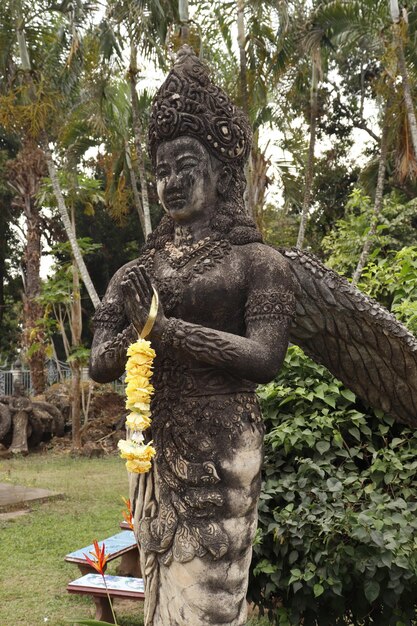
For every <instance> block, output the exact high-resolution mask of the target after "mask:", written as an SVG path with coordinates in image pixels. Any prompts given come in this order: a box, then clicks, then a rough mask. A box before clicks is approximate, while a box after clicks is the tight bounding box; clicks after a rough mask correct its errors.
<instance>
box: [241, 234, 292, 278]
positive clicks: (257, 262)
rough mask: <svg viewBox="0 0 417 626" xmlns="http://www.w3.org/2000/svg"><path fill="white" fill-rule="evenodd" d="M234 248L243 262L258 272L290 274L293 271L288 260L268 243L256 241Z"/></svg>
mask: <svg viewBox="0 0 417 626" xmlns="http://www.w3.org/2000/svg"><path fill="white" fill-rule="evenodd" d="M234 248H237V254H240V255H241V257H242V259H243V262H244V263H245V264H246V265H247V266H248V267H251V268H252V269H253V270H254V271H256V272H265V271H266V272H268V273H274V274H276V273H280V274H282V273H284V274H286V273H287V274H290V271H291V270H290V268H289V263H288V261H287V259H286V258H285V257H284V256H283V255H282V254H281V253H280V252H279V251H278V250H276V249H275V248H272V247H271V246H269V245H268V244H266V243H262V242H260V241H256V242H253V243H247V244H245V245H242V246H234ZM239 249H240V250H239Z"/></svg>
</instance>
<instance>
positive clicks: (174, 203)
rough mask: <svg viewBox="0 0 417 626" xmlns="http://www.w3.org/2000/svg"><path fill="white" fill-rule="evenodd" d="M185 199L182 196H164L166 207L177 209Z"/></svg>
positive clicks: (182, 204) (180, 207)
mask: <svg viewBox="0 0 417 626" xmlns="http://www.w3.org/2000/svg"><path fill="white" fill-rule="evenodd" d="M186 201H187V199H186V198H185V197H184V196H170V197H168V198H166V205H167V207H168V209H173V210H174V211H175V210H178V209H182V207H183V206H184V204H185V203H186Z"/></svg>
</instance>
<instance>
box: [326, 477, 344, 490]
mask: <svg viewBox="0 0 417 626" xmlns="http://www.w3.org/2000/svg"><path fill="white" fill-rule="evenodd" d="M326 485H327V489H328V490H329V491H331V492H336V491H342V490H343V485H342V483H341V482H340V480H337V478H333V477H332V478H328V479H327V480H326Z"/></svg>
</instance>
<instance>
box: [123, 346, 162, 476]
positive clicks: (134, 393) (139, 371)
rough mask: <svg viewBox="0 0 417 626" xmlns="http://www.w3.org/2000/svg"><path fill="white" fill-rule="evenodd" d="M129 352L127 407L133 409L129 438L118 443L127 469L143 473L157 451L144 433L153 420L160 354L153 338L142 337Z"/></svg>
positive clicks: (149, 466) (130, 416)
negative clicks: (155, 368) (155, 363)
mask: <svg viewBox="0 0 417 626" xmlns="http://www.w3.org/2000/svg"><path fill="white" fill-rule="evenodd" d="M127 356H128V359H127V363H126V383H127V385H126V408H127V409H128V410H129V411H131V413H129V415H128V416H127V418H126V428H127V429H128V438H127V439H126V440H125V439H121V440H120V441H119V443H118V444H117V447H118V448H119V450H120V456H121V457H122V459H126V469H127V471H128V472H133V473H136V474H143V473H144V472H149V470H150V469H151V465H152V464H151V460H152V458H153V457H154V456H155V452H156V451H155V448H154V447H153V446H152V445H151V444H152V442H150V443H147V444H145V443H144V437H143V434H142V433H143V431H144V430H146V429H147V428H149V426H150V425H151V422H152V420H151V418H150V415H151V409H150V404H151V397H152V394H153V393H154V388H153V386H152V384H151V382H150V378H151V376H152V367H153V361H154V358H155V356H156V354H155V350H154V349H153V348H152V347H151V343H150V341H146V340H145V339H138V341H136V342H135V343H132V344H131V345H130V346H129V348H128V351H127ZM129 433H131V434H130V436H129Z"/></svg>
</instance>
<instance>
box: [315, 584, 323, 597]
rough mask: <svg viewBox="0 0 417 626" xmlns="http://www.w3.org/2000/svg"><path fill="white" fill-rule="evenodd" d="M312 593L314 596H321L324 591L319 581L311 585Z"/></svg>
mask: <svg viewBox="0 0 417 626" xmlns="http://www.w3.org/2000/svg"><path fill="white" fill-rule="evenodd" d="M313 593H314V597H315V598H318V597H319V596H321V595H322V594H323V593H324V587H323V585H320V583H316V584H315V585H314V587H313Z"/></svg>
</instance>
